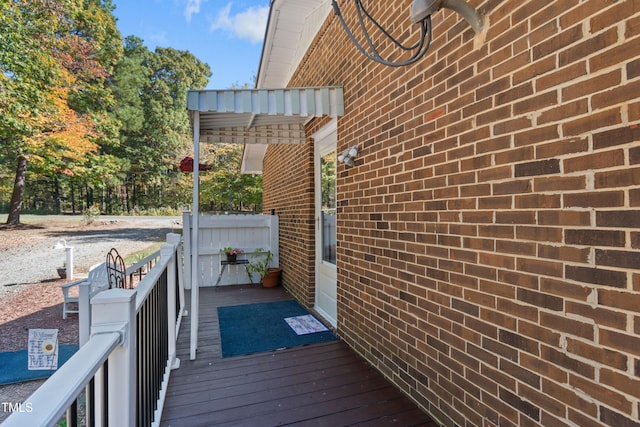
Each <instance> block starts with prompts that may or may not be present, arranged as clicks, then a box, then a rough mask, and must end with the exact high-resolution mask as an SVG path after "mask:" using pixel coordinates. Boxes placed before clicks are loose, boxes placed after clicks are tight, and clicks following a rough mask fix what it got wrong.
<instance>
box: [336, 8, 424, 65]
mask: <svg viewBox="0 0 640 427" xmlns="http://www.w3.org/2000/svg"><path fill="white" fill-rule="evenodd" d="M331 4H332V6H333V11H334V13H335V14H336V16H337V17H338V19H339V20H340V22H341V23H342V26H343V27H344V30H345V32H346V33H347V36H348V37H349V39H351V41H352V42H353V44H354V45H355V46H356V48H357V49H358V50H359V51H360V52H361V53H362V54H363V55H364V56H366V57H367V58H369V59H371V60H373V61H376V62H379V63H381V64H384V65H388V66H390V67H402V66H405V65H410V64H413V63H414V62H416V61H418V60H419V59H420V58H422V57H423V56H424V54H425V53H427V50H428V49H429V45H430V44H431V15H427V17H425V18H424V19H423V20H422V21H420V22H419V23H418V24H419V25H420V39H419V40H418V41H417V42H416V43H415V44H414V45H411V46H405V45H403V44H402V43H401V42H400V41H398V40H397V39H396V38H395V37H393V36H392V35H391V34H390V33H389V32H388V31H387V30H385V29H384V28H382V26H381V25H380V23H378V21H376V20H375V19H374V18H373V17H372V16H371V14H370V13H369V12H368V11H367V9H366V8H365V7H364V5H363V4H362V0H354V4H355V6H356V12H357V14H358V22H359V24H360V30H361V31H362V34H363V36H364V38H365V40H366V44H367V46H368V48H369V50H368V51H367V49H365V48H364V47H363V46H362V44H360V42H358V40H357V39H356V37H355V36H354V35H353V32H352V31H351V29H350V28H349V26H348V25H347V23H346V22H345V20H344V18H343V16H342V13H341V12H340V6H338V2H337V1H336V0H332V1H331ZM365 17H366V18H367V19H368V20H369V21H370V22H371V23H372V24H373V25H374V26H375V27H376V28H377V29H378V30H379V31H380V32H381V33H382V34H384V35H385V37H386V38H387V39H388V40H390V41H391V42H392V43H393V44H394V45H395V46H396V47H398V48H400V49H402V50H404V51H415V52H413V54H412V55H411V56H410V57H409V58H407V59H406V60H402V61H391V60H389V59H385V58H383V57H382V56H381V55H380V53H379V52H378V49H377V48H376V46H375V44H374V43H373V41H372V40H371V37H370V35H369V32H368V31H367V29H366V22H365V19H364V18H365Z"/></svg>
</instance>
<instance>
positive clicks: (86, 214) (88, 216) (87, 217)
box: [82, 205, 100, 224]
mask: <svg viewBox="0 0 640 427" xmlns="http://www.w3.org/2000/svg"><path fill="white" fill-rule="evenodd" d="M99 216H100V207H99V206H98V205H92V206H90V207H88V208H86V209H85V210H84V211H82V217H83V218H84V221H85V223H86V224H91V223H92V222H93V221H95V220H96V219H98V217H99Z"/></svg>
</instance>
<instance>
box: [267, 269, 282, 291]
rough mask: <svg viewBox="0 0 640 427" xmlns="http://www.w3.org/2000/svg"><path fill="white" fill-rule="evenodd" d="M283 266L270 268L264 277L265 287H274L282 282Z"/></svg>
mask: <svg viewBox="0 0 640 427" xmlns="http://www.w3.org/2000/svg"><path fill="white" fill-rule="evenodd" d="M281 272H282V269H281V268H270V269H269V272H268V273H267V275H266V276H264V278H263V279H262V287H263V288H274V287H276V286H278V285H279V284H280V273H281Z"/></svg>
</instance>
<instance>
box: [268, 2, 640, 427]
mask: <svg viewBox="0 0 640 427" xmlns="http://www.w3.org/2000/svg"><path fill="white" fill-rule="evenodd" d="M369 3H372V2H369ZM469 3H470V4H471V5H473V6H474V7H477V8H478V9H479V10H480V11H482V12H483V13H485V14H486V15H487V16H488V17H489V20H490V27H489V29H488V31H487V34H486V40H485V41H484V43H477V41H476V40H474V35H473V33H472V30H471V29H470V28H469V27H468V26H467V25H466V24H465V23H463V22H462V21H461V19H460V17H459V16H457V15H456V14H454V13H452V12H450V11H445V10H442V11H439V12H438V13H437V14H435V16H434V20H433V24H434V28H433V33H434V40H433V42H432V45H431V48H430V50H429V52H428V54H427V56H426V57H425V58H424V59H422V60H421V61H420V62H419V63H417V64H416V65H414V66H410V67H403V68H397V69H396V68H389V67H384V66H381V65H378V64H375V63H373V62H372V61H369V60H366V59H364V58H363V57H362V56H361V55H360V54H359V53H357V52H356V51H355V49H354V48H353V46H352V45H351V44H350V42H349V41H348V40H347V39H346V37H345V35H344V33H343V31H342V29H341V28H340V26H339V23H338V21H337V20H336V19H335V17H333V15H331V16H330V17H329V19H328V20H327V22H326V23H325V26H324V27H323V28H322V30H321V31H320V33H319V34H318V37H317V38H316V40H315V42H314V44H313V46H312V48H311V49H310V51H309V52H308V55H307V56H306V57H305V60H304V62H303V64H302V65H301V66H300V67H299V69H298V71H297V73H296V75H295V76H294V79H293V80H292V82H291V86H306V85H328V84H343V85H344V89H345V113H346V114H345V116H344V117H342V118H340V120H339V121H338V151H341V150H344V149H346V148H347V147H349V146H351V145H354V144H358V145H359V147H360V150H361V151H360V155H359V157H358V159H357V161H356V165H355V166H354V167H353V168H346V167H345V166H344V165H340V166H339V169H338V174H339V178H338V190H337V191H338V203H339V205H338V206H339V208H338V209H339V210H338V283H339V284H338V293H339V295H338V298H339V306H338V316H339V320H338V321H339V331H340V335H341V336H342V337H343V338H344V340H345V341H346V342H348V343H349V345H351V346H352V347H353V348H354V349H355V350H356V351H358V352H359V353H360V354H361V355H362V356H363V357H365V358H366V359H367V360H368V361H369V362H370V363H372V364H373V365H374V366H376V367H377V368H378V369H379V370H380V371H381V372H382V373H383V374H384V375H386V376H387V377H388V378H390V379H391V380H392V381H393V382H394V383H395V384H396V385H397V386H398V387H399V388H401V389H402V390H404V391H405V393H406V394H407V395H409V396H411V397H412V398H413V399H414V400H415V401H416V402H417V403H418V404H420V405H421V406H422V407H423V408H425V410H426V411H428V412H429V413H430V414H432V416H434V417H435V418H437V419H438V420H439V421H440V422H441V423H442V424H443V425H448V426H453V425H459V426H479V425H483V426H497V425H501V426H509V425H513V426H516V425H519V426H527V425H553V426H564V425H567V426H568V425H579V426H595V425H608V426H616V427H618V426H632V425H634V426H637V425H639V423H640V421H639V420H640V417H639V412H640V269H639V267H640V127H639V126H638V124H640V1H636V0H627V1H623V0H619V1H613V0H591V1H579V0H558V1H552V2H543V1H535V0H522V1H516V0H488V1H480V0H476V1H474V0H469ZM340 4H341V6H342V9H343V14H344V16H345V17H346V18H347V19H349V20H351V21H352V22H353V17H354V10H353V7H352V5H351V3H350V2H346V1H341V2H340ZM410 5H411V1H409V0H406V1H405V0H403V1H393V2H392V1H389V2H378V3H377V5H376V6H375V9H372V13H373V14H374V15H375V16H376V17H381V18H382V19H381V21H382V23H383V25H384V26H385V27H393V28H397V29H404V28H405V27H408V26H409V24H408V10H409V9H410ZM314 126H315V127H317V126H318V124H317V123H314ZM312 131H313V129H312V128H310V129H309V133H308V134H311V132H312ZM312 159H313V149H312V147H311V143H310V142H308V143H307V144H305V145H302V146H280V147H270V148H269V151H268V154H267V157H266V160H265V167H264V171H265V187H264V190H265V201H264V203H265V209H266V210H267V211H268V210H270V209H272V208H274V209H276V212H277V213H278V214H280V215H281V227H282V231H281V237H280V239H281V240H280V241H281V245H282V247H281V259H282V264H283V266H284V268H285V277H286V279H285V280H286V282H287V283H288V285H289V286H292V287H293V289H294V293H296V294H298V295H299V296H301V297H302V299H303V300H304V301H306V302H307V303H308V304H310V303H311V302H312V301H313V244H312V241H313V205H312V203H313V195H312V192H313V172H312V166H313V161H312ZM283 165H286V167H283ZM300 246H301V247H302V248H304V251H303V252H301V253H299V254H295V255H294V249H295V250H298V248H299V247H300Z"/></svg>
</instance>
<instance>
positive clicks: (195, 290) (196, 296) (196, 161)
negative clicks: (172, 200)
mask: <svg viewBox="0 0 640 427" xmlns="http://www.w3.org/2000/svg"><path fill="white" fill-rule="evenodd" d="M192 211H193V229H192V234H191V343H190V344H191V345H190V353H189V359H191V360H195V358H196V350H197V349H198V323H199V322H198V316H199V315H200V310H199V305H200V288H199V284H198V276H199V274H200V272H199V271H198V255H199V250H198V233H199V231H200V221H199V216H200V112H198V111H194V112H193V206H192Z"/></svg>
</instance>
